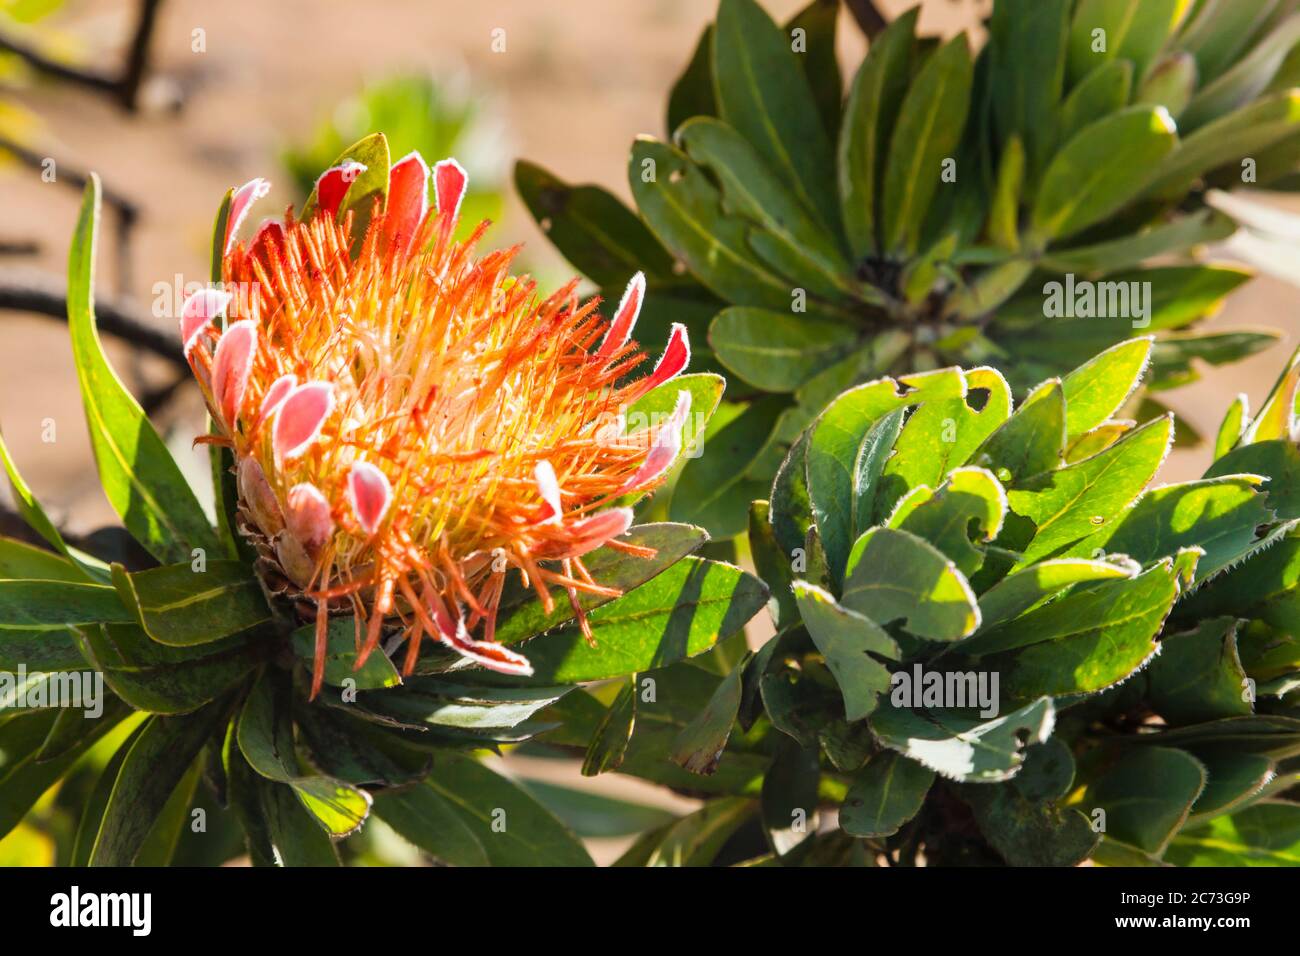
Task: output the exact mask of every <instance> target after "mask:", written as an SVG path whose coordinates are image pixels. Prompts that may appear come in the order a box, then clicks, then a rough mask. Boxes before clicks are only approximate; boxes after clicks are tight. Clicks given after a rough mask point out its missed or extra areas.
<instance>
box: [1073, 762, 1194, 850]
mask: <svg viewBox="0 0 1300 956" xmlns="http://www.w3.org/2000/svg"><path fill="white" fill-rule="evenodd" d="M1204 788H1205V768H1204V767H1203V766H1202V765H1201V763H1200V762H1199V761H1197V760H1196V758H1195V757H1193V756H1191V755H1190V754H1188V753H1187V752H1186V751H1182V750H1172V749H1170V748H1168V747H1140V748H1137V749H1134V750H1131V751H1129V752H1128V753H1126V754H1123V755H1122V756H1121V757H1120V758H1119V760H1117V761H1116V762H1115V763H1114V764H1113V765H1111V766H1110V767H1108V768H1107V769H1106V772H1105V775H1104V776H1102V777H1101V778H1100V779H1099V780H1098V781H1096V782H1095V783H1094V784H1092V785H1091V786H1089V787H1088V792H1087V794H1086V795H1085V796H1084V803H1083V806H1085V807H1097V808H1100V809H1102V810H1105V811H1106V835H1107V836H1108V837H1113V838H1115V839H1118V840H1120V841H1122V842H1124V843H1128V844H1131V845H1133V846H1135V847H1138V848H1139V849H1141V850H1145V851H1146V852H1148V853H1151V854H1154V855H1156V856H1159V855H1160V854H1162V853H1163V852H1164V850H1165V847H1167V846H1168V845H1169V840H1170V839H1171V838H1172V837H1173V835H1174V834H1175V833H1177V832H1178V828H1179V827H1181V826H1182V825H1183V822H1184V821H1185V820H1186V819H1187V814H1188V812H1189V811H1190V810H1191V808H1192V804H1193V803H1194V802H1195V801H1196V798H1197V797H1198V796H1200V794H1201V791H1202V790H1203V789H1204Z"/></svg>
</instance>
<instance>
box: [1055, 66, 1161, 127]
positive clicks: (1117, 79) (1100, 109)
mask: <svg viewBox="0 0 1300 956" xmlns="http://www.w3.org/2000/svg"><path fill="white" fill-rule="evenodd" d="M1132 90H1133V64H1132V63H1130V62H1129V61H1128V60H1111V61H1110V62H1109V63H1107V64H1106V65H1105V66H1102V67H1099V68H1098V69H1095V70H1093V71H1092V72H1091V73H1089V74H1088V75H1087V76H1086V77H1085V78H1084V79H1083V81H1082V82H1080V83H1079V85H1078V86H1076V87H1075V88H1074V89H1073V90H1071V91H1070V95H1069V96H1067V97H1066V98H1065V102H1064V103H1063V104H1062V105H1061V115H1060V118H1059V119H1058V121H1057V127H1058V129H1057V142H1058V143H1062V144H1064V143H1068V142H1069V141H1070V140H1072V139H1074V137H1075V136H1076V135H1077V134H1078V133H1079V132H1080V131H1081V130H1082V129H1083V128H1084V127H1086V126H1091V125H1092V124H1093V123H1095V122H1097V120H1099V119H1102V118H1103V117H1106V116H1110V115H1111V114H1112V113H1118V112H1119V111H1120V110H1122V109H1123V108H1124V107H1125V106H1126V105H1128V101H1129V96H1130V95H1131V93H1132ZM1143 102H1146V101H1143ZM1150 105H1152V106H1163V105H1164V104H1163V103H1161V102H1158V101H1157V102H1151V103H1150Z"/></svg>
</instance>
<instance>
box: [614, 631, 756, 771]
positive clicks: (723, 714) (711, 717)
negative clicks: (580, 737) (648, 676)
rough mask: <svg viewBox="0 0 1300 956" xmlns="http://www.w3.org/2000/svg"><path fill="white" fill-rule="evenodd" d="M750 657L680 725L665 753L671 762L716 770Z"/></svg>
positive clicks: (691, 769)
mask: <svg viewBox="0 0 1300 956" xmlns="http://www.w3.org/2000/svg"><path fill="white" fill-rule="evenodd" d="M749 658H750V655H748V654H746V655H745V656H744V657H743V658H742V659H741V660H740V662H739V663H737V664H736V666H735V667H733V668H732V669H731V670H730V671H729V672H728V673H727V676H726V677H724V678H723V679H722V683H720V684H719V685H718V687H717V690H715V691H714V692H713V696H711V697H710V698H709V702H708V704H706V705H705V707H704V709H703V710H702V711H700V713H699V715H698V716H696V717H695V719H694V720H692V721H691V722H690V723H689V724H687V725H686V726H685V727H683V728H682V732H681V733H680V734H678V735H677V739H676V740H675V741H673V750H672V753H670V754H669V755H668V757H669V759H670V760H672V762H673V763H675V764H677V765H678V766H680V767H682V768H683V769H685V770H689V771H690V772H691V773H698V774H703V775H706V776H707V775H708V774H711V773H713V772H714V771H715V770H717V769H718V761H719V760H721V759H722V751H723V750H724V749H725V748H726V746H727V739H728V738H729V737H730V736H731V729H732V727H733V726H734V725H735V723H736V717H737V715H738V714H739V713H740V703H741V696H742V690H743V686H742V679H743V677H744V674H745V667H746V666H747V665H748V663H749ZM634 696H635V695H634ZM616 703H617V702H616ZM611 710H612V708H611Z"/></svg>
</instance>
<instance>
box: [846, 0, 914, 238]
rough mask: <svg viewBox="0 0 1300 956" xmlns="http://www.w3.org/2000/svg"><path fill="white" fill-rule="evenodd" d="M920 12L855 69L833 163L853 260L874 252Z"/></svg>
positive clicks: (901, 20) (895, 26)
mask: <svg viewBox="0 0 1300 956" xmlns="http://www.w3.org/2000/svg"><path fill="white" fill-rule="evenodd" d="M919 13H920V8H919V7H913V8H912V9H911V10H908V11H906V12H905V13H903V14H902V15H901V16H899V17H898V18H896V19H895V20H894V21H893V22H892V23H891V24H890V25H889V26H888V27H886V28H885V30H884V31H883V32H881V34H880V35H879V36H878V37H876V38H875V39H874V40H873V41H872V42H871V45H870V48H869V49H868V50H867V55H866V57H865V58H864V59H863V61H862V65H861V66H860V67H859V68H858V72H857V75H856V76H855V77H854V79H853V86H852V87H851V88H850V90H849V98H848V102H847V104H846V105H845V107H844V119H843V125H842V126H841V128H840V138H839V149H838V159H839V162H838V164H837V168H838V172H839V191H840V208H841V211H842V212H843V215H844V229H845V231H846V232H847V233H848V237H849V245H850V247H851V248H852V250H853V255H854V257H855V258H858V259H860V258H862V257H864V256H867V255H871V254H873V253H875V252H876V251H877V249H878V247H879V246H878V243H879V240H878V239H877V236H876V232H877V223H878V220H879V217H880V212H879V207H878V198H879V197H878V194H879V190H880V182H881V176H882V175H883V173H884V168H885V157H886V156H887V155H888V151H887V149H886V147H887V145H888V143H889V137H890V135H891V134H892V133H893V129H894V122H895V121H896V120H897V118H898V110H899V108H900V106H901V104H902V102H903V97H904V95H905V93H906V92H907V82H908V73H909V69H908V68H909V63H910V60H911V54H912V45H913V37H914V35H915V33H916V20H917V16H918V15H919Z"/></svg>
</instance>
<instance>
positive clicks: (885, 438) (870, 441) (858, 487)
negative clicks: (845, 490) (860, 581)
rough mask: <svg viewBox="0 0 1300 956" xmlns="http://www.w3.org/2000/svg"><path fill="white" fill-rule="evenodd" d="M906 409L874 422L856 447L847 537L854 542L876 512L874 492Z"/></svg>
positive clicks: (892, 449)
mask: <svg viewBox="0 0 1300 956" xmlns="http://www.w3.org/2000/svg"><path fill="white" fill-rule="evenodd" d="M906 415H907V409H906V408H905V407H904V408H897V409H895V410H894V411H892V412H890V413H889V414H888V415H886V416H884V417H883V418H879V419H877V420H876V422H875V424H874V425H872V426H871V428H870V430H869V431H868V432H867V433H866V434H865V435H864V436H863V437H862V442H861V443H860V444H859V445H858V454H857V457H856V458H855V459H854V462H853V507H852V509H851V520H850V522H849V533H850V535H851V536H852V537H853V538H854V539H855V540H856V538H857V537H858V536H859V535H861V534H862V532H864V531H866V530H867V529H868V528H869V527H871V525H872V523H873V518H874V515H875V512H876V492H877V490H878V489H879V486H880V479H881V477H882V476H883V475H884V473H885V465H886V464H888V463H889V458H890V456H891V455H892V454H893V453H894V444H895V443H896V442H897V441H898V435H899V432H901V431H902V429H903V421H904V419H905V418H906Z"/></svg>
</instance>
